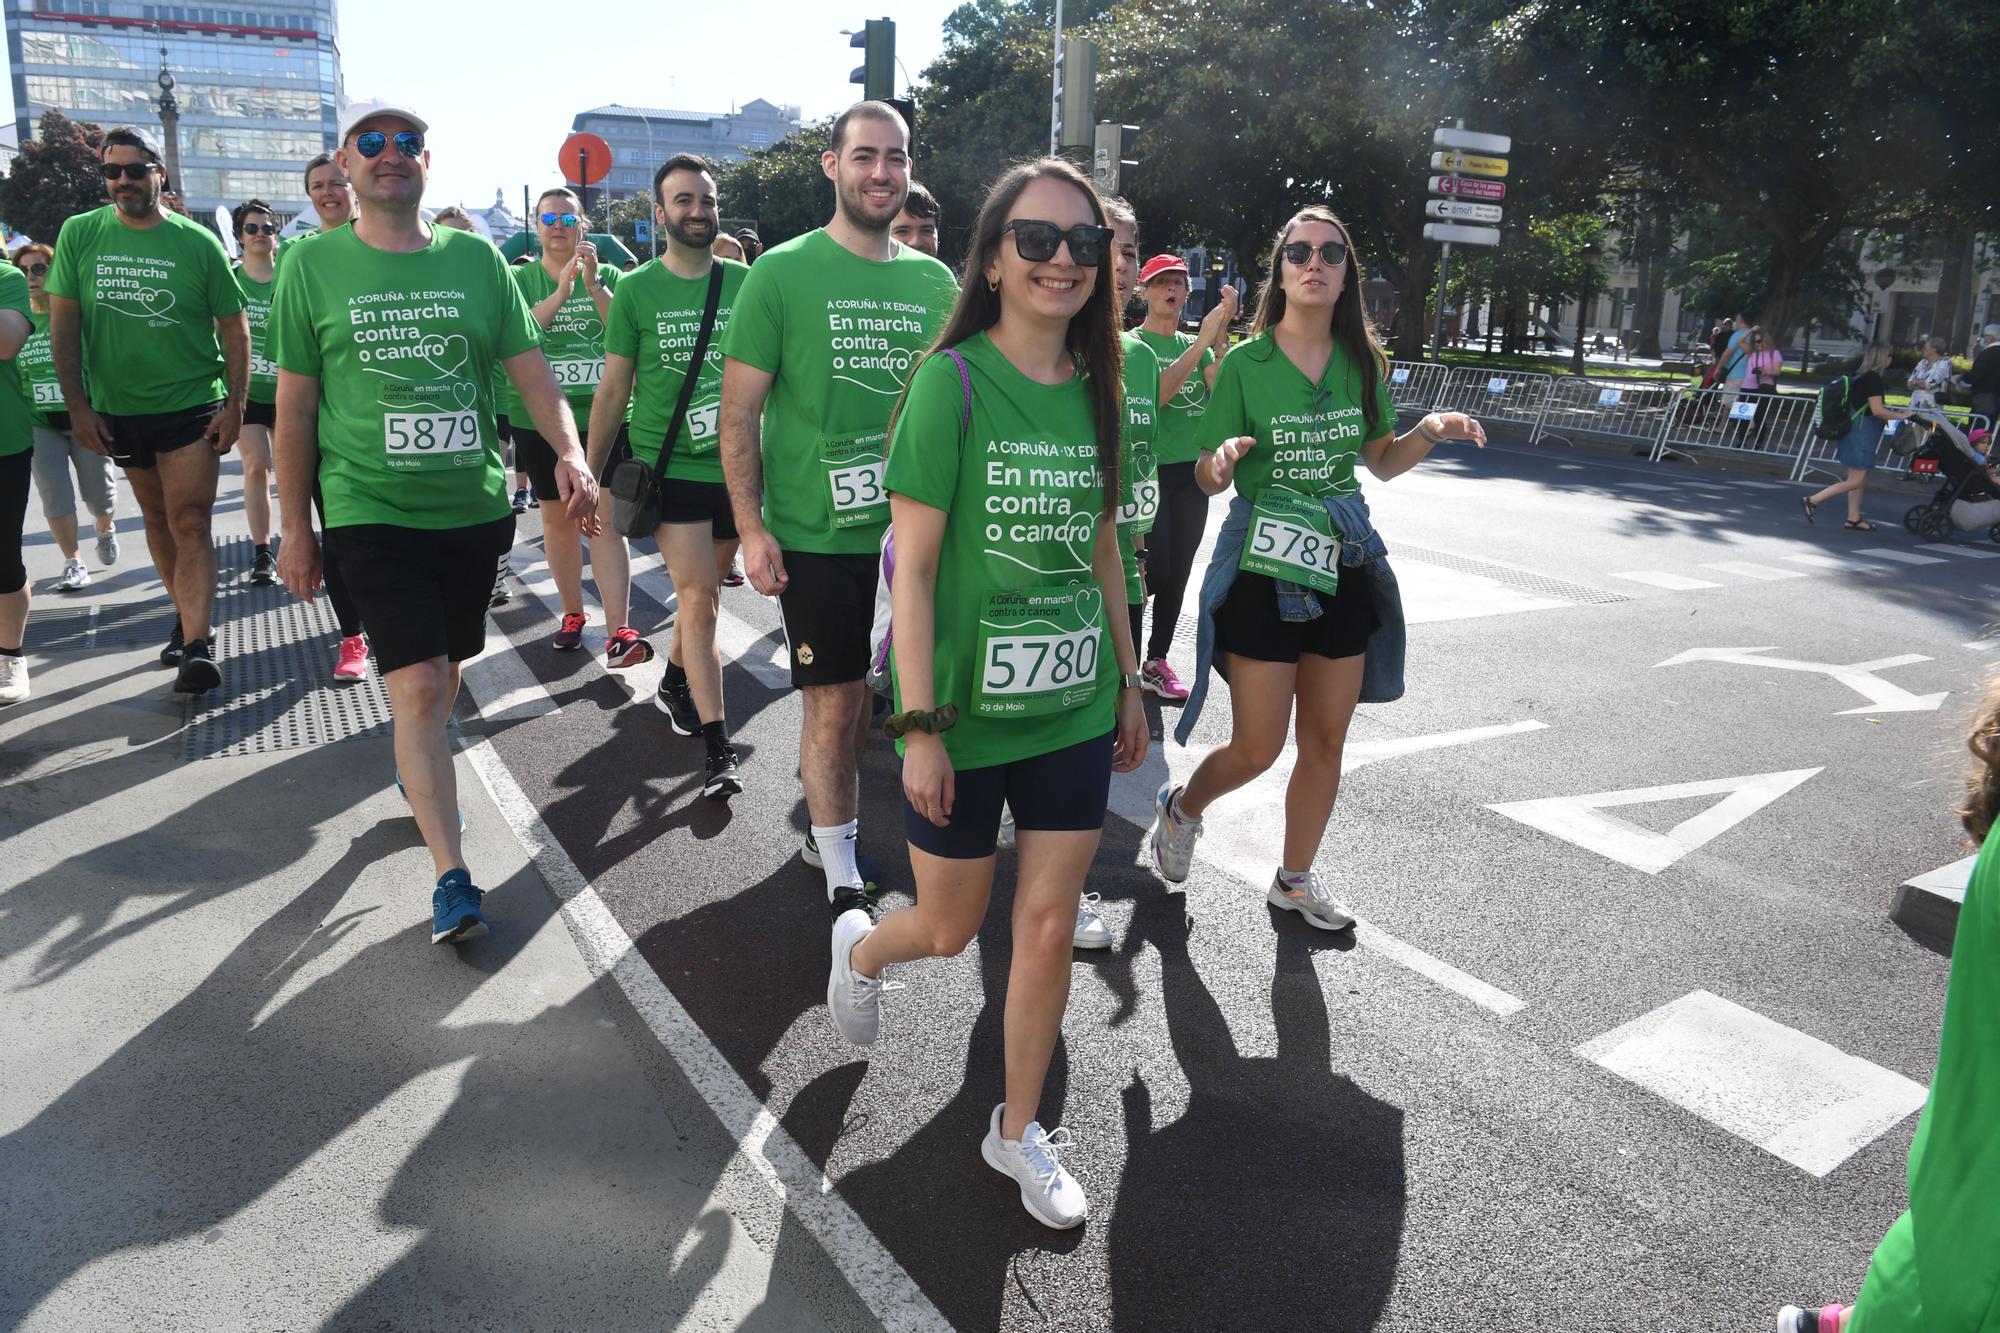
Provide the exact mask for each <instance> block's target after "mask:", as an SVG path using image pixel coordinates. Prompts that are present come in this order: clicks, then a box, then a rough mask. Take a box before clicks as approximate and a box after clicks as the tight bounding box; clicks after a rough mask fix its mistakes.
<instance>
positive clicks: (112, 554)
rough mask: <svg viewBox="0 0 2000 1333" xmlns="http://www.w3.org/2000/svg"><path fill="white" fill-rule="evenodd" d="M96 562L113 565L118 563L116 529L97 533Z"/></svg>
mask: <svg viewBox="0 0 2000 1333" xmlns="http://www.w3.org/2000/svg"><path fill="white" fill-rule="evenodd" d="M97 563H98V564H100V565H115V564H117V563H118V529H116V528H112V529H111V530H110V531H108V532H100V533H98V534H97Z"/></svg>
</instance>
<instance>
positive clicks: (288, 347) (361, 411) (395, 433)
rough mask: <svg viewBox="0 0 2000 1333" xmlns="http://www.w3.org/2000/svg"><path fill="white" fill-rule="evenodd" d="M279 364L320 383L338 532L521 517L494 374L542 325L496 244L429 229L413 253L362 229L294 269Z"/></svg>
mask: <svg viewBox="0 0 2000 1333" xmlns="http://www.w3.org/2000/svg"><path fill="white" fill-rule="evenodd" d="M272 311H273V319H272V341H273V343H274V359H275V360H276V361H277V363H278V365H279V366H280V367H281V368H282V369H285V370H288V371H290V372H292V373H293V374H295V375H311V376H313V377H315V378H317V379H318V380H319V390H320V398H319V481H320V487H321V489H322V490H323V491H324V492H325V494H326V526H328V527H329V528H339V527H349V526H353V525H356V524H363V523H388V524H393V525H396V526H398V527H405V528H423V529H432V530H435V529H442V528H463V527H471V526H472V525H474V524H478V523H489V522H492V521H493V520H495V519H500V518H504V517H506V516H507V515H508V514H509V513H510V512H512V506H511V505H510V504H509V502H508V495H507V471H506V467H505V464H504V461H503V454H502V450H501V445H500V437H499V434H498V432H497V431H496V430H495V428H494V424H493V416H494V413H493V368H494V365H495V364H496V363H497V362H499V361H502V360H505V359H506V358H508V357H512V356H518V355H520V354H521V353H522V352H525V351H527V350H528V349H530V348H532V347H534V346H536V345H537V344H538V343H539V342H540V339H541V331H540V329H538V328H537V327H536V325H535V317H534V315H533V313H531V312H530V311H529V309H528V303H527V302H526V301H525V300H523V299H522V297H521V289H520V288H519V287H516V286H515V285H514V282H513V279H512V278H511V277H510V276H509V275H508V273H507V261H506V260H505V259H502V258H501V257H500V252H499V251H498V250H496V249H494V248H493V246H492V245H491V244H490V243H489V242H488V241H486V240H485V238H483V237H480V236H476V235H473V234H471V233H468V232H462V231H454V230H453V229H452V228H450V227H433V228H431V239H430V244H428V245H426V246H425V247H424V248H423V249H421V250H414V251H411V252H409V253H407V254H398V253H392V252H390V251H387V250H376V249H373V248H371V247H370V246H368V245H366V244H365V243H363V242H362V240H361V239H360V238H359V237H358V236H356V235H355V234H354V230H353V229H352V228H342V229H341V230H339V231H336V232H332V233H329V234H328V235H325V236H322V237H320V238H319V239H318V240H315V241H314V242H313V243H312V244H311V245H307V246H302V247H300V249H299V252H298V253H297V254H295V255H293V256H292V258H291V259H289V260H287V261H286V263H285V267H284V270H283V271H282V272H281V273H279V274H278V292H277V299H276V301H275V302H274V303H273V306H272Z"/></svg>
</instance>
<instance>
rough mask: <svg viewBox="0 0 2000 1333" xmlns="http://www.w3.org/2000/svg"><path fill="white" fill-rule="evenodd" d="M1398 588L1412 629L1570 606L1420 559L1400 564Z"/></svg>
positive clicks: (1400, 561)
mask: <svg viewBox="0 0 2000 1333" xmlns="http://www.w3.org/2000/svg"><path fill="white" fill-rule="evenodd" d="M1396 586H1397V588H1398V590H1399V591H1400V592H1401V593H1402V597H1403V618H1404V621H1405V623H1407V624H1411V625H1423V624H1428V623H1430V622H1432V621H1439V620H1468V619H1471V618H1472V617H1474V616H1502V615H1511V614H1513V613H1514V612H1517V611H1552V610H1556V609H1558V608H1560V607H1565V606H1568V605H1570V603H1568V602H1563V601H1557V600H1556V599H1554V598H1550V597H1530V596H1529V595H1528V594H1527V593H1524V592H1519V591H1516V590H1515V589H1513V588H1510V587H1508V586H1507V585H1506V584H1504V583H1501V582H1499V581H1497V580H1495V579H1489V578H1486V577H1484V576H1482V575H1479V574H1467V573H1463V572H1461V571H1459V570H1455V569H1447V568H1445V567H1444V566H1443V565H1433V564H1430V563H1429V562H1427V561H1423V560H1416V559H1410V560H1399V561H1397V562H1396Z"/></svg>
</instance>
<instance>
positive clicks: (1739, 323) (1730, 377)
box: [1715, 315, 1751, 411]
mask: <svg viewBox="0 0 2000 1333" xmlns="http://www.w3.org/2000/svg"><path fill="white" fill-rule="evenodd" d="M1734 323H1735V328H1734V329H1733V330H1732V331H1731V332H1730V333H1729V334H1728V336H1727V337H1725V338H1724V340H1723V344H1722V356H1721V361H1722V365H1721V367H1720V369H1718V370H1717V372H1716V376H1715V380H1716V387H1717V388H1720V389H1726V390H1728V391H1729V396H1728V397H1727V398H1725V399H1723V400H1722V401H1723V410H1724V411H1728V410H1729V405H1730V404H1732V403H1734V402H1735V401H1736V398H1737V395H1738V394H1740V393H1742V392H1743V372H1744V371H1745V370H1747V369H1748V368H1749V362H1750V354H1749V353H1748V352H1746V351H1744V350H1743V340H1744V339H1745V338H1748V337H1749V336H1750V327H1751V326H1750V316H1748V315H1738V316H1737V317H1736V319H1735V321H1734Z"/></svg>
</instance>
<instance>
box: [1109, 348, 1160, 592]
mask: <svg viewBox="0 0 2000 1333" xmlns="http://www.w3.org/2000/svg"><path fill="white" fill-rule="evenodd" d="M1123 341H1124V344H1125V429H1124V431H1123V432H1122V433H1121V434H1120V435H1119V437H1118V555H1119V558H1120V559H1121V560H1122V561H1123V562H1124V564H1125V603H1126V605H1128V606H1137V605H1139V603H1141V602H1143V601H1145V600H1146V583H1145V580H1144V579H1141V578H1140V577H1139V540H1138V539H1139V538H1141V537H1143V536H1145V535H1146V534H1147V533H1149V532H1151V531H1152V530H1153V516H1154V515H1155V514H1157V513H1158V512H1159V509H1160V466H1159V456H1158V455H1157V454H1156V453H1155V452H1154V449H1155V448H1156V443H1157V432H1158V430H1159V425H1158V423H1159V414H1160V362H1159V358H1157V357H1155V356H1154V355H1153V349H1152V348H1150V347H1148V346H1146V344H1145V343H1143V342H1141V341H1140V340H1139V339H1138V338H1137V337H1136V336H1134V335H1133V334H1130V333H1127V334H1125V335H1124V337H1123Z"/></svg>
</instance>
